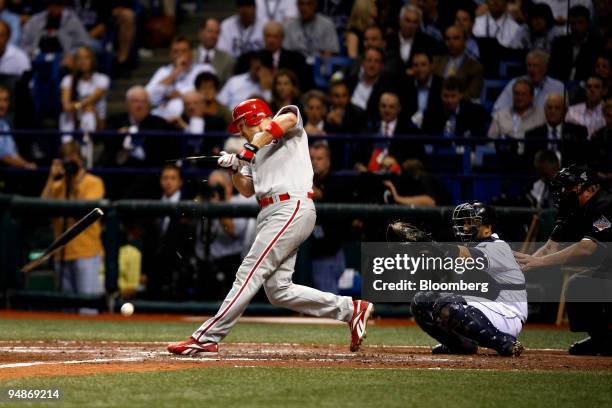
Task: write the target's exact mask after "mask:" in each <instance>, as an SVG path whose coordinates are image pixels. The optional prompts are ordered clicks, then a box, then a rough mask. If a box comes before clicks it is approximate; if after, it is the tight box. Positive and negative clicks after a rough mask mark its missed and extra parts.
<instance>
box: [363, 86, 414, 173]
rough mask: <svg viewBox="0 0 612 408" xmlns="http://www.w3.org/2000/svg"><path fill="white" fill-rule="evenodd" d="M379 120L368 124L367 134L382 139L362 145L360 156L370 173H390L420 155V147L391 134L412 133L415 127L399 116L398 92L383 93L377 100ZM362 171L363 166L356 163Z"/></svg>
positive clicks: (400, 108)
mask: <svg viewBox="0 0 612 408" xmlns="http://www.w3.org/2000/svg"><path fill="white" fill-rule="evenodd" d="M378 110H379V115H380V120H379V121H377V122H375V123H372V124H371V126H370V129H369V131H370V133H372V134H376V135H380V136H384V137H385V138H386V139H385V140H376V141H375V142H374V143H372V144H369V145H368V146H367V147H366V146H365V145H366V144H363V147H362V150H361V153H360V158H361V160H362V161H363V162H364V164H365V167H366V168H367V170H368V171H370V172H379V171H385V172H391V173H396V174H399V173H400V172H401V168H400V164H401V163H402V162H403V161H404V160H406V159H408V158H415V157H417V158H418V157H422V155H423V146H422V144H421V143H418V142H417V143H415V142H413V141H410V140H407V139H400V138H397V139H396V138H395V136H398V135H402V136H406V135H410V134H414V133H415V132H416V131H417V129H416V128H415V126H414V125H413V124H412V123H410V121H409V120H406V119H405V118H406V116H404V115H400V113H401V112H402V104H401V101H400V97H399V95H398V94H396V93H393V92H384V93H383V94H382V95H381V96H380V99H379V102H378ZM359 167H360V168H361V169H362V170H363V168H362V167H361V166H359Z"/></svg>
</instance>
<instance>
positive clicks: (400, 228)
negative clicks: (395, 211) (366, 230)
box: [387, 221, 433, 242]
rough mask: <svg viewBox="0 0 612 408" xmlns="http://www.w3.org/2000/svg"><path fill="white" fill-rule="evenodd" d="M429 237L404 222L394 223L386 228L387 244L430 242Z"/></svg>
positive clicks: (427, 234)
mask: <svg viewBox="0 0 612 408" xmlns="http://www.w3.org/2000/svg"><path fill="white" fill-rule="evenodd" d="M432 241H433V239H432V238H431V235H430V234H429V233H427V232H425V231H422V230H420V229H418V228H417V227H415V226H414V225H412V224H410V223H409V222H405V221H394V222H392V223H391V224H389V226H388V227H387V242H432Z"/></svg>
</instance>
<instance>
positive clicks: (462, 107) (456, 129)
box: [423, 76, 491, 138]
mask: <svg viewBox="0 0 612 408" xmlns="http://www.w3.org/2000/svg"><path fill="white" fill-rule="evenodd" d="M441 100H442V107H443V110H441V111H437V112H436V111H433V112H430V111H428V112H427V114H426V115H425V118H424V120H423V132H425V133H427V134H431V135H442V136H444V137H451V138H452V137H471V138H478V137H485V136H486V134H487V127H486V126H487V123H488V122H489V120H490V119H491V118H490V117H489V114H488V113H487V111H486V110H485V109H484V108H483V107H482V106H480V105H476V104H474V103H472V102H470V101H469V100H467V99H466V98H465V95H464V83H463V82H462V81H461V80H460V79H459V78H457V77H454V76H451V77H448V78H446V79H445V80H444V83H443V85H442V94H441Z"/></svg>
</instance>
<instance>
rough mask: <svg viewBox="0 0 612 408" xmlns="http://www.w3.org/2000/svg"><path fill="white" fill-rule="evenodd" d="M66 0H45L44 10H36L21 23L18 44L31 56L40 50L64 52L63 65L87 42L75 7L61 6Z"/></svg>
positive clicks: (69, 63) (85, 33)
mask: <svg viewBox="0 0 612 408" xmlns="http://www.w3.org/2000/svg"><path fill="white" fill-rule="evenodd" d="M64 3H65V0H47V3H46V4H47V7H46V9H45V10H44V11H41V12H39V13H36V14H34V15H33V16H32V18H30V19H29V20H28V22H27V23H26V24H25V25H24V26H23V31H22V33H21V41H20V46H21V48H22V49H23V50H24V51H25V52H26V53H27V54H28V55H29V57H30V58H34V57H35V56H36V55H38V54H39V53H41V52H42V53H59V54H62V53H63V54H64V55H65V56H66V58H64V61H63V65H67V66H69V65H71V63H72V61H71V60H70V58H69V56H70V55H72V54H73V53H74V52H75V51H76V49H77V48H79V47H84V46H87V45H88V44H89V35H88V34H87V30H85V27H84V26H83V23H82V22H81V20H79V17H78V16H77V15H76V14H75V13H74V11H72V10H70V9H68V8H66V7H64Z"/></svg>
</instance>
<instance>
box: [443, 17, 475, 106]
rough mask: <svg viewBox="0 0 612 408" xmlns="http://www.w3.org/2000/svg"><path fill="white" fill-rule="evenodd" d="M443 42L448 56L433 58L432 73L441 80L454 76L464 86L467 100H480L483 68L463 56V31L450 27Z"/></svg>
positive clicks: (460, 28)
mask: <svg viewBox="0 0 612 408" xmlns="http://www.w3.org/2000/svg"><path fill="white" fill-rule="evenodd" d="M445 41H446V48H447V50H448V54H445V55H439V56H436V57H434V59H433V71H434V73H435V74H436V75H438V76H441V77H443V78H448V77H451V76H456V77H457V78H459V79H460V80H461V81H463V83H464V85H465V92H464V95H465V97H466V98H467V99H471V100H475V99H478V98H480V91H481V90H482V84H483V79H482V78H483V75H484V68H483V67H482V65H481V64H480V63H479V62H478V61H476V60H474V59H472V58H470V57H468V56H467V55H466V54H465V31H464V30H463V28H462V27H460V26H458V25H454V26H450V27H449V28H447V29H446V33H445Z"/></svg>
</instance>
